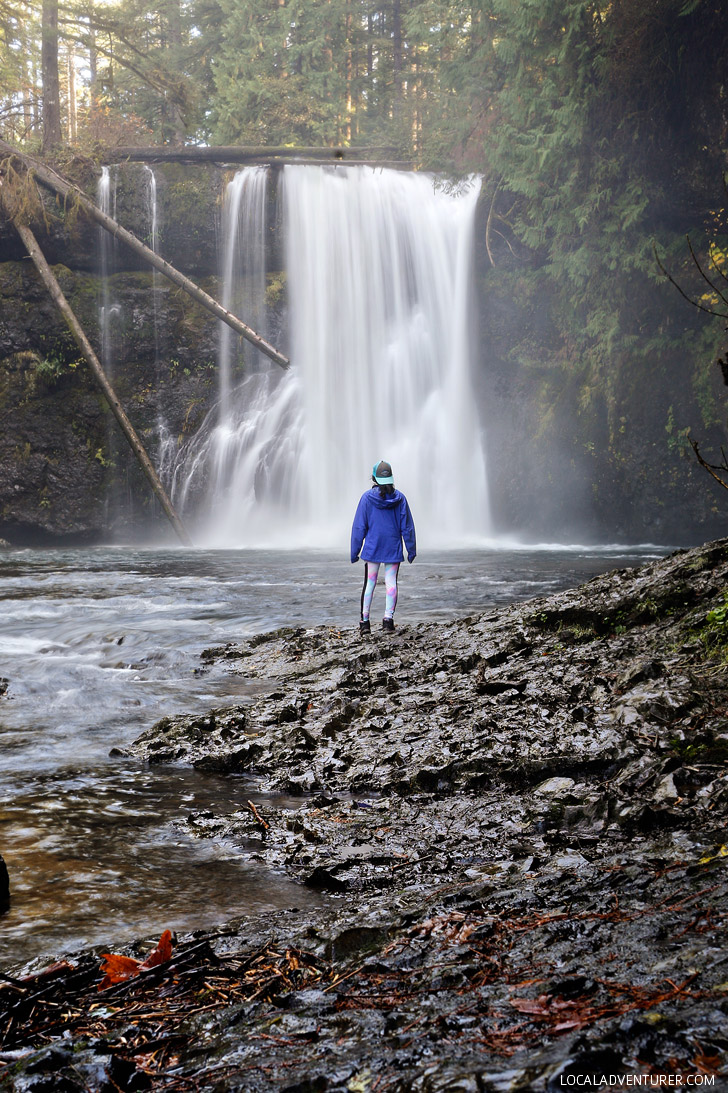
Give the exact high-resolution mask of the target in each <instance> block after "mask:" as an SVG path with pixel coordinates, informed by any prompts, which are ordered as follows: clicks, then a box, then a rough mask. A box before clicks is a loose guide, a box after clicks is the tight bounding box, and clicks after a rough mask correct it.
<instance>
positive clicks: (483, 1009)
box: [0, 540, 728, 1093]
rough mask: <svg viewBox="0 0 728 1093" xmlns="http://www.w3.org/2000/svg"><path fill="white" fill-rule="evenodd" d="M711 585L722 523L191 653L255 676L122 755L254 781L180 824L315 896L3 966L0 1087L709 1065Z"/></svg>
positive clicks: (435, 1087) (720, 836)
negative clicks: (546, 573) (698, 544)
mask: <svg viewBox="0 0 728 1093" xmlns="http://www.w3.org/2000/svg"><path fill="white" fill-rule="evenodd" d="M727 581H728V540H722V541H719V542H715V543H712V544H708V545H707V546H705V547H703V548H700V549H696V550H692V551H688V552H679V553H677V554H674V555H672V556H671V557H669V558H666V559H664V560H662V561H658V562H653V563H651V564H649V565H647V566H644V567H642V568H640V569H636V570H625V571H618V572H613V573H610V574H606V575H604V576H601V577H597V578H595V579H594V580H592V581H590V582H589V583H588V584H586V585H585V586H583V587H582V588H580V589H575V590H573V591H569V592H564V593H560V594H558V595H554V596H550V597H547V598H542V599H538V600H532V601H531V602H529V603H524V604H519V605H517V606H513V607H507V608H504V609H502V610H498V611H492V612H489V613H488V614H486V615H482V616H477V617H475V616H474V617H471V618H466V619H462V620H459V621H457V622H449V623H445V624H434V623H433V624H430V625H423V626H418V627H416V628H415V627H411V626H406V625H403V626H401V627H400V628H399V629H398V630H397V631H396V632H395V633H394V634H393V635H390V634H384V633H376V632H375V633H373V634H372V636H371V637H370V638H368V639H361V638H360V637H359V635H358V633H357V632H356V630H353V629H352V630H351V631H348V632H340V631H337V630H331V629H326V628H316V629H313V630H293V629H289V630H282V631H277V632H275V633H271V634H263V635H259V636H258V637H256V638H253V639H249V640H247V641H245V642H241V643H240V644H231V645H228V646H225V647H224V648H219V649H211V650H208V651H207V652H206V653H205V654H204V655H203V669H204V665H205V664H210V663H212V662H213V661H218V662H220V661H221V662H223V663H224V664H226V665H227V666H228V669H229V671H230V673H231V683H232V682H233V680H234V679H235V678H236V677H239V676H240V675H244V676H246V677H247V678H248V679H250V680H251V681H254V682H255V684H256V687H257V688H260V687H264V688H267V693H263V694H260V695H259V696H258V697H257V698H254V699H252V700H251V701H250V702H249V703H248V704H246V705H242V706H237V707H234V708H231V709H226V710H215V711H211V712H210V713H209V714H208V715H207V716H205V717H201V718H200V717H184V716H182V717H178V718H171V719H165V720H164V721H162V722H159V723H158V724H157V725H156V726H154V728H152V729H151V730H150V731H149V732H147V733H145V734H144V735H143V736H142V737H141V738H140V739H139V740H138V741H137V743H136V744H135V745H134V747H133V749H132V751H133V753H134V754H136V755H140V756H142V757H145V758H146V759H147V760H148V761H149V762H150V763H160V762H165V763H169V762H182V763H192V764H194V765H195V766H196V767H197V768H198V769H200V770H207V771H214V772H217V773H218V774H221V773H227V774H229V775H232V776H235V777H236V778H237V779H240V777H241V776H246V777H248V778H249V780H248V781H247V783H246V782H240V781H238V782H237V784H238V785H240V787H241V788H240V798H241V807H240V808H238V809H237V810H236V811H233V812H231V813H225V812H223V811H221V810H220V811H216V810H214V809H210V810H208V811H205V812H192V813H189V814H181V815H180V817H179V820H178V828H179V829H180V830H181V831H183V832H184V833H185V834H186V835H190V834H191V835H193V836H194V837H196V838H200V839H213V840H214V841H215V843H216V844H217V846H218V847H219V848H220V852H221V853H234V854H236V855H238V856H240V857H243V858H248V859H249V860H250V862H251V864H252V863H253V862H256V863H259V865H260V863H267V864H268V865H270V866H273V867H275V868H277V869H281V870H286V871H287V872H288V873H289V874H291V875H292V876H293V877H295V878H297V879H298V880H299V881H300V882H301V883H302V884H304V885H307V886H309V887H312V888H315V889H317V890H318V891H319V892H320V893H321V898H322V900H323V901H325V906H324V907H323V909H320V910H317V911H310V910H306V911H302V910H300V909H298V908H297V907H291V908H289V909H288V910H286V911H279V912H275V913H271V914H270V915H267V916H266V917H265V920H264V921H261V920H259V919H256V918H255V917H254V916H253V915H251V914H249V913H246V909H245V906H244V892H243V893H242V895H241V899H242V901H243V903H242V904H241V918H240V920H239V921H237V922H233V923H228V924H227V925H225V926H222V927H221V928H220V929H219V930H217V931H214V932H213V933H212V934H209V935H199V934H198V935H194V936H191V937H188V938H184V939H180V941H179V943H178V945H177V946H176V948H175V950H174V953H173V956H172V959H171V961H168V962H167V963H163V964H161V965H159V966H154V967H150V968H149V969H148V970H147V971H146V972H144V974H143V975H142V974H140V975H139V976H138V977H137V978H135V979H133V980H126V981H122V982H120V983H119V984H118V985H117V986H112V987H111V988H109V990H108V993H106V992H102V993H101V994H99V992H98V989H97V984H98V981H99V979H100V973H99V971H98V965H99V961H98V958H97V957H94V956H93V955H83V956H80V957H76V958H74V959H73V960H71V961H70V962H68V963H64V964H61V965H57V966H56V967H55V969H52V970H51V973H49V974H50V975H51V976H53V977H55V978H54V980H51V979H50V978H48V977H46V978H45V979H43V978H35V979H31V980H30V981H28V980H21V981H20V982H19V983H18V982H17V981H16V984H15V987H13V986H12V985H8V986H7V987H6V988H5V989H4V990H0V1005H2V1004H3V1003H4V1002H7V1001H8V1000H9V1001H11V1002H12V1003H13V1006H12V1009H9V1010H8V1018H7V1020H6V1019H5V1018H4V1020H5V1021H6V1024H5V1028H6V1044H7V1045H8V1046H9V1047H11V1048H12V1049H13V1054H12V1056H11V1058H12V1063H13V1065H14V1067H15V1071H14V1074H13V1072H10V1071H8V1072H7V1073H8V1074H9V1075H10V1076H9V1077H8V1078H7V1079H6V1085H5V1088H8V1089H13V1090H15V1089H17V1090H20V1089H26V1088H30V1086H28V1085H27V1084H23V1083H25V1082H26V1081H27V1077H28V1075H30V1074H33V1075H38V1076H40V1077H39V1079H38V1080H42V1081H45V1082H46V1083H50V1082H51V1081H52V1080H53V1079H55V1080H56V1081H61V1080H62V1079H63V1080H65V1078H66V1077H68V1078H69V1080H70V1078H71V1077H72V1076H73V1075H75V1074H77V1073H79V1072H80V1073H82V1074H83V1075H87V1074H91V1073H92V1071H93V1073H96V1074H99V1073H102V1072H103V1074H108V1075H109V1076H110V1077H111V1078H113V1081H114V1082H116V1084H119V1078H120V1076H123V1077H124V1081H126V1082H127V1084H126V1085H122V1086H121V1087H122V1088H130V1089H131V1088H142V1087H143V1086H142V1084H141V1083H142V1082H146V1083H147V1084H148V1086H149V1087H151V1088H155V1089H156V1088H159V1089H161V1088H163V1087H167V1086H168V1084H169V1083H172V1084H173V1087H174V1084H175V1083H177V1084H180V1083H185V1082H187V1083H189V1084H196V1085H197V1086H198V1087H199V1088H215V1089H216V1090H220V1091H221V1093H222V1091H227V1090H230V1091H232V1090H234V1089H240V1088H243V1087H244V1088H245V1089H246V1090H249V1091H250V1093H262V1091H267V1090H272V1089H280V1088H286V1089H289V1090H300V1091H304V1090H309V1091H310V1090H328V1091H330V1093H344V1091H348V1093H352V1091H355V1090H361V1091H373V1090H375V1089H390V1090H397V1091H399V1093H411V1091H414V1090H419V1091H422V1093H424V1091H430V1093H445V1091H449V1093H453V1091H455V1090H459V1091H462V1093H466V1091H470V1090H472V1091H478V1090H479V1091H492V1093H496V1091H505V1090H511V1091H518V1090H520V1091H522V1093H526V1091H531V1090H534V1091H538V1090H541V1091H548V1090H554V1091H555V1090H557V1089H561V1088H564V1087H565V1086H567V1085H578V1086H579V1087H584V1086H586V1085H589V1086H596V1085H601V1087H602V1088H606V1087H609V1086H613V1085H614V1084H615V1083H618V1082H619V1083H621V1082H623V1084H627V1082H628V1079H629V1078H631V1079H632V1084H635V1078H636V1076H638V1075H642V1076H643V1077H644V1076H653V1077H654V1078H655V1084H656V1085H657V1083H658V1081H659V1079H660V1077H661V1076H662V1077H663V1078H665V1081H664V1082H663V1084H670V1085H672V1086H675V1085H678V1084H681V1083H682V1084H687V1076H688V1075H690V1076H692V1078H693V1079H694V1078H696V1077H700V1076H708V1077H709V1076H711V1075H721V1074H725V1073H726V1065H727V1062H728V1060H727V1058H726V1045H725V1036H724V1028H725V1021H726V1014H727V1013H728V985H727V984H726V967H725V952H724V948H723V947H722V945H721V929H722V924H723V921H724V917H725V914H726V907H727V904H728V874H726V863H727V862H728V851H727V850H726V844H725V823H726V818H727V814H728V773H727V768H726V761H727V760H728V732H727V731H726V719H725V709H726V706H727V705H728V673H727V672H726V655H727V654H728V606H727V601H726V595H725V588H726V582H727ZM238 682H239V681H238ZM252 776H255V778H254V779H253V778H252ZM272 788H277V789H280V790H282V791H283V792H284V793H285V794H286V797H284V798H282V799H279V801H278V803H277V804H276V805H275V806H273V805H272V803H271V801H270V798H265V799H261V796H260V794H259V791H260V789H267V790H270V789H272ZM164 837H165V838H169V837H170V834H169V832H165V835H164ZM155 941H156V938H155ZM153 943H154V942H151V941H149V940H147V941H145V942H144V943H142V944H140V945H139V946H138V947H137V948H136V950H135V955H136V956H137V958H138V959H141V958H142V957H143V956H144V955H146V954H147V953H148V951H149V948H150V947H151V944H153ZM12 990H15V991H16V993H15V994H11V992H12ZM18 990H20V991H21V993H22V991H25V993H26V994H27V1001H26V1000H24V999H23V998H21V999H20V1001H18V994H17V992H18ZM61 1002H62V1005H61V1004H57V1003H61ZM148 1014H151V1015H152V1016H150V1017H148V1016H147V1015H148ZM183 1018H184V1021H182V1019H183ZM34 1022H35V1024H34ZM36 1026H37V1027H38V1028H40V1029H41V1030H42V1037H43V1040H42V1041H41V1039H40V1036H41V1033H40V1032H36V1031H34V1030H35V1028H36ZM94 1066H95V1068H96V1069H95V1070H93V1068H94ZM612 1076H614V1077H612ZM719 1081H720V1077H718V1078H716V1082H719ZM134 1083H137V1084H134ZM717 1087H718V1086H717V1085H716V1088H717ZM44 1088H45V1086H44Z"/></svg>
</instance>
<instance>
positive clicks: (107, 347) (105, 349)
mask: <svg viewBox="0 0 728 1093" xmlns="http://www.w3.org/2000/svg"><path fill="white" fill-rule="evenodd" d="M96 200H97V203H98V206H99V208H100V209H101V211H102V212H104V213H106V215H107V216H115V215H116V178H115V177H114V178H113V179H112V177H111V172H110V170H109V168H108V167H102V168H101V176H100V178H99V181H98V183H97V187H96ZM98 234H99V274H100V278H101V300H100V302H99V332H100V337H101V363H102V364H103V366H104V369H105V371H106V374H107V375H108V376H110V377H111V376H113V368H114V352H113V328H112V324H113V319H114V316H115V315H117V314H118V312H119V305H118V304H114V303H112V300H111V290H110V286H109V277H110V276H111V272H112V269H113V260H114V242H115V241H114V239H113V238H112V237H111V235H110V234H109V233H108V232H107V230H106V228H102V227H99V229H98Z"/></svg>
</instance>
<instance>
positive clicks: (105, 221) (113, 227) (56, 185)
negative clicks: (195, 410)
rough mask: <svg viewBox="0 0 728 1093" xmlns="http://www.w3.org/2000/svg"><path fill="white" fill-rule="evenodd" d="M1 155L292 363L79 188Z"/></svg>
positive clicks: (29, 161) (32, 163) (28, 160)
mask: <svg viewBox="0 0 728 1093" xmlns="http://www.w3.org/2000/svg"><path fill="white" fill-rule="evenodd" d="M0 152H5V153H6V154H8V155H11V156H17V158H18V159H19V160H20V161H21V162H22V163H23V164H24V165H25V166H26V167H27V169H28V170H29V171H31V172H32V174H33V175H34V177H35V178H37V179H38V181H39V182H42V183H43V185H44V186H46V187H47V188H48V189H50V190H53V191H54V192H55V193H58V194H61V196H62V197H67V198H70V199H71V200H72V201H77V202H78V204H79V205H80V206H81V208H82V209H83V210H84V212H85V213H87V214H88V216H90V217H91V218H92V219H93V220H95V221H96V222H97V223H98V224H101V226H102V227H103V228H106V230H107V231H108V232H110V233H111V235H113V236H114V238H115V239H120V240H121V241H122V243H126V245H127V246H128V247H130V248H131V250H133V251H134V252H135V253H136V254H139V255H141V257H142V258H144V259H145V261H147V262H148V263H149V264H150V265H151V266H153V267H154V268H155V269H158V270H159V272H160V273H163V274H164V276H165V277H167V278H168V279H169V280H170V281H173V282H174V284H176V285H179V287H180V288H182V289H184V290H185V292H186V293H188V295H190V296H191V297H192V298H193V300H196V301H197V302H198V303H199V304H202V306H203V307H204V308H207V310H208V311H210V312H212V314H213V315H215V316H216V317H217V318H218V319H222V321H223V322H224V323H227V325H228V326H230V327H232V329H233V330H234V331H235V332H236V333H237V334H240V335H241V336H242V337H243V338H245V339H246V340H247V341H249V342H251V344H252V345H254V346H255V347H256V349H260V351H261V353H265V355H266V356H267V357H270V358H271V360H274V361H275V362H276V364H279V365H280V366H281V368H289V367H290V364H291V362H290V361H289V359H288V357H286V356H284V355H283V353H279V352H278V350H277V349H275V348H274V347H273V346H272V345H271V344H270V343H269V342H267V341H266V340H265V338H261V336H260V334H256V332H255V331H254V330H253V329H252V328H251V327H249V326H248V325H247V324H246V323H244V322H243V321H242V319H238V317H237V316H236V315H233V313H232V312H231V311H228V310H227V309H226V308H224V307H223V306H222V304H219V303H218V302H217V300H213V298H212V296H208V294H207V293H206V292H205V291H204V290H203V289H201V288H200V286H199V285H196V284H195V282H194V281H191V280H190V279H189V277H185V275H184V274H183V273H180V272H179V270H177V269H175V268H174V266H171V265H170V264H169V262H165V260H164V258H161V257H160V256H159V255H158V254H155V252H154V251H153V250H150V248H149V247H147V246H145V245H144V243H141V242H140V241H139V240H138V239H137V237H136V236H135V235H133V234H132V233H131V232H130V231H127V230H126V228H122V226H121V224H117V222H116V220H114V219H113V218H112V217H110V216H107V214H106V213H104V212H102V211H101V209H99V207H98V206H97V205H94V203H93V201H90V200H89V198H87V197H86V195H85V194H84V193H83V191H82V190H79V188H78V186H74V185H73V184H72V183H70V182H67V181H66V179H64V178H61V176H60V175H59V174H57V173H56V172H55V171H53V170H51V169H50V168H49V167H46V166H45V165H44V164H42V163H40V162H39V161H38V160H37V159H33V157H32V156H26V155H25V154H24V153H22V152H18V151H17V150H16V149H15V148H13V147H12V145H10V144H8V143H7V142H6V141H4V140H0Z"/></svg>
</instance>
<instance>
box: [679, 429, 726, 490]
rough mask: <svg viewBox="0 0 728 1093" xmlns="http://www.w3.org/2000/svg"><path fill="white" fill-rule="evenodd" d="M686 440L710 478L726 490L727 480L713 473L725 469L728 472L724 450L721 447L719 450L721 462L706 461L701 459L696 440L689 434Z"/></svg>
mask: <svg viewBox="0 0 728 1093" xmlns="http://www.w3.org/2000/svg"><path fill="white" fill-rule="evenodd" d="M688 440H689V441H690V447H691V448H692V449H693V451H694V452H695V458H696V459H697V461H698V463H699V464H700V466H701V467H703V468H704V469H705V470H706V471H707V472H708V474H709V475H710V476H711V478H714V479H715V481H716V482H718V483H719V485H721V486H722V487H723V489H724V490H728V482H725V481H724V480H723V479H722V478H721V477H720V476H719V475H717V474H716V473H715V472H716V471H725V472H726V473H728V464H726V460H725V452H723V449H722V448H721V452H722V453H723V463H722V464H720V463H719V464H714V463H708V461H707V460H705V459H703V457H702V455H701V454H700V448H699V447H698V442H697V440H693V438H692V437H691V436H689V437H688Z"/></svg>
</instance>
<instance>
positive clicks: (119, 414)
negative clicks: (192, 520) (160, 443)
mask: <svg viewBox="0 0 728 1093" xmlns="http://www.w3.org/2000/svg"><path fill="white" fill-rule="evenodd" d="M15 227H16V229H17V231H18V234H19V235H20V238H21V239H22V240H23V243H24V244H25V246H26V248H27V250H28V254H29V255H30V257H31V258H32V259H33V261H34V263H35V266H36V269H37V270H38V272H39V274H40V276H41V278H42V280H43V283H44V284H45V286H46V288H47V289H48V291H49V293H50V294H51V296H52V298H53V301H54V303H55V304H56V306H57V307H58V310H59V311H60V312H61V314H62V315H63V317H64V319H65V320H66V322H67V323H68V326H69V327H70V330H71V333H72V334H73V337H74V339H75V341H76V344H77V345H78V347H79V349H80V350H81V352H82V353H83V355H84V357H85V358H86V360H87V361H88V364H89V367H90V369H91V372H92V374H93V377H94V379H95V380H96V383H97V384H98V386H99V387H100V388H101V390H102V391H103V393H104V396H105V398H106V401H107V402H108V404H109V406H110V408H111V412H112V413H113V415H114V417H115V418H116V420H117V421H118V423H119V425H120V427H121V430H122V432H123V433H124V436H125V437H126V439H127V440H128V442H129V446H130V447H131V450H132V451H133V452H134V455H135V456H136V458H137V459H138V461H139V464H140V466H141V468H142V470H143V472H144V474H145V475H146V477H147V479H148V480H149V483H150V485H151V487H152V489H153V490H154V492H155V494H156V495H157V497H158V498H159V502H160V504H161V506H162V508H163V510H164V512H165V515H166V516H167V518H168V520H169V522H170V523H171V525H172V527H173V528H174V530H175V531H176V533H177V535H178V536H179V538H180V540H181V541H182V542H183V543H184V544H185V546H192V540H191V539H190V537H189V535H188V534H187V532H186V530H185V527H184V525H183V523H182V521H181V520H180V518H179V516H178V515H177V513H176V512H175V510H174V508H173V507H172V502H171V501H170V500H169V498H168V497H167V492H166V490H165V488H164V486H163V485H162V482H161V480H160V478H159V475H158V474H157V472H156V470H155V469H154V466H153V465H152V462H151V460H150V459H149V456H148V455H147V453H146V451H145V449H144V445H143V444H142V442H141V440H140V439H139V437H138V436H137V434H136V431H135V429H134V426H133V425H132V423H131V422H130V421H129V418H128V417H127V416H126V414H125V412H124V409H123V407H122V405H121V403H120V402H119V400H118V398H117V397H116V393H115V391H114V389H113V387H112V386H111V384H110V383H109V380H108V378H107V376H106V373H105V372H104V370H103V368H102V367H101V363H100V361H99V359H98V357H97V356H96V354H95V353H94V351H93V348H92V346H91V343H90V341H89V340H88V338H87V337H86V334H85V333H84V330H83V327H82V326H81V324H80V323H79V321H78V319H77V318H76V316H75V314H74V312H73V310H72V308H71V305H70V304H69V303H68V300H67V299H66V297H65V296H64V295H63V292H62V291H61V286H60V285H59V284H58V281H57V280H56V278H55V276H54V274H53V270H52V269H51V267H50V266H49V265H48V263H47V262H46V260H45V257H44V255H43V252H42V251H41V249H40V247H39V246H38V241H37V239H36V238H35V236H34V235H33V233H32V231H31V230H30V228H26V227H25V226H24V225H23V224H18V223H16V224H15Z"/></svg>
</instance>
